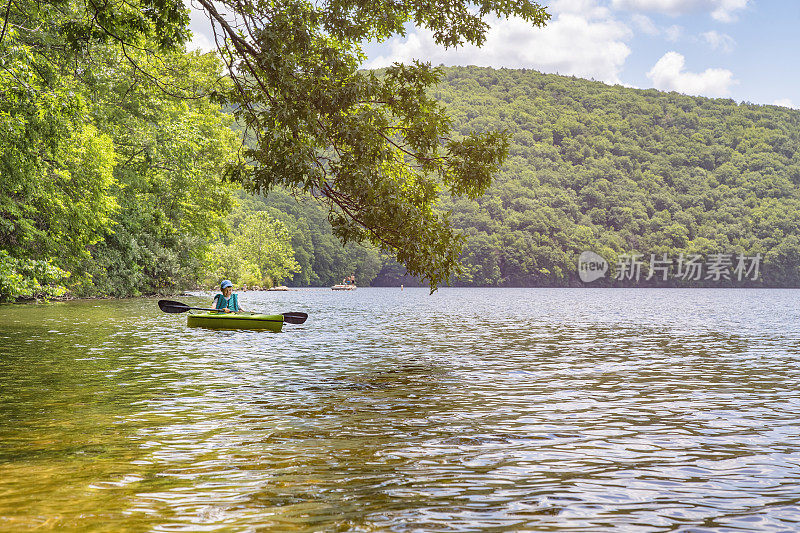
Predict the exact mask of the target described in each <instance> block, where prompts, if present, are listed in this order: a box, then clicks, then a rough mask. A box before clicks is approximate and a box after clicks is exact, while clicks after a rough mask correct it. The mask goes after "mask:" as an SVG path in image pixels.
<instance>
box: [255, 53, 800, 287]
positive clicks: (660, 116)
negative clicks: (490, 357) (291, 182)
mask: <svg viewBox="0 0 800 533" xmlns="http://www.w3.org/2000/svg"><path fill="white" fill-rule="evenodd" d="M435 97H436V98H437V99H438V100H439V101H441V102H444V103H445V104H446V106H447V109H448V111H449V113H450V116H451V118H452V120H453V129H454V130H455V131H457V132H460V133H462V134H466V133H469V132H472V131H485V130H505V131H507V132H508V133H509V134H510V136H511V143H510V154H509V158H508V160H507V162H506V164H505V166H504V168H503V169H502V171H501V172H500V173H499V174H498V175H497V176H496V177H495V179H494V182H493V184H492V186H491V188H490V189H489V190H488V192H487V193H486V194H485V195H484V196H482V197H481V198H479V199H477V200H468V199H463V198H461V199H458V200H455V201H453V200H449V199H447V198H445V202H444V206H445V207H446V208H447V209H450V210H451V211H452V215H451V221H452V223H453V224H454V226H455V227H457V228H459V229H460V230H461V231H462V234H463V235H464V236H465V244H464V253H463V261H464V262H465V264H466V266H467V274H466V276H464V277H463V278H462V279H461V280H456V281H455V282H454V284H456V285H476V286H576V285H581V284H582V282H581V281H580V279H579V277H578V270H577V260H578V256H579V255H580V254H581V252H583V251H593V252H595V253H598V254H599V255H601V256H602V257H604V258H605V259H606V260H607V261H608V262H609V263H610V270H611V272H610V273H609V275H608V276H607V277H606V278H604V279H601V280H598V281H597V282H595V283H594V284H595V285H668V286H685V285H688V286H793V287H794V286H800V188H799V187H798V185H800V111H796V110H791V109H787V108H782V107H776V106H760V105H753V104H746V103H744V104H737V103H736V102H734V101H732V100H722V99H709V98H702V97H692V96H686V95H682V94H677V93H663V92H659V91H656V90H637V89H631V88H625V87H621V86H608V85H605V84H602V83H599V82H594V81H588V80H583V79H578V78H571V77H565V76H559V75H552V74H541V73H539V72H536V71H532V70H506V69H503V70H496V69H490V68H477V67H466V68H459V67H455V68H445V69H443V77H442V82H441V83H440V84H439V86H438V88H437V90H436V92H435ZM253 202H254V203H253V204H251V208H254V209H268V210H269V211H270V212H271V213H272V215H273V216H275V217H277V218H280V219H282V220H284V221H285V223H286V224H287V225H288V226H289V227H291V228H292V234H293V237H292V238H293V246H294V248H295V250H296V251H297V253H298V255H299V256H300V257H302V263H303V268H302V269H301V270H300V272H299V273H298V274H295V275H294V277H293V278H292V279H291V280H290V282H291V283H293V284H296V285H308V284H323V285H324V284H327V283H331V282H333V281H335V280H336V278H337V277H338V276H341V275H344V274H346V273H351V272H354V273H356V277H357V279H358V281H359V282H360V283H361V284H365V285H366V284H370V283H374V284H379V285H391V284H400V283H406V284H409V283H414V280H413V279H410V278H408V277H406V276H404V269H403V268H402V266H400V265H399V264H397V263H396V262H395V261H393V260H391V259H389V258H385V257H384V258H381V257H380V256H379V255H378V254H377V252H375V251H374V250H368V249H364V250H363V252H362V253H361V254H360V255H359V254H356V253H355V251H351V252H348V253H347V254H345V255H342V254H341V252H334V251H335V250H337V245H336V244H335V242H334V241H332V240H330V239H331V237H330V231H329V229H328V228H327V227H326V225H325V213H324V212H323V211H321V210H320V209H319V208H318V207H316V206H315V205H314V204H313V202H311V203H309V202H304V203H300V204H298V203H297V202H295V201H294V200H293V199H292V198H290V197H288V196H287V195H286V194H285V193H283V192H281V191H275V192H273V193H271V194H270V195H269V196H268V197H266V198H255V199H254V200H253ZM633 254H640V255H641V256H642V258H641V262H642V263H643V264H642V267H641V269H642V271H641V278H640V279H639V280H638V281H637V280H636V279H635V278H628V279H621V280H614V279H613V277H612V276H613V275H614V274H618V272H614V271H615V270H618V269H616V268H615V267H616V265H617V262H618V261H621V258H622V257H624V256H626V255H627V256H632V255H633ZM652 256H655V258H656V259H657V260H659V261H660V263H657V264H660V265H661V267H660V268H663V267H664V264H665V263H664V258H665V257H666V259H667V261H668V262H671V263H672V264H671V266H670V271H669V275H667V276H664V275H661V274H662V272H659V273H658V274H659V275H657V276H656V275H654V276H653V277H652V279H651V280H650V281H647V280H646V277H647V275H648V273H649V272H648V271H649V269H650V260H651V257H652ZM682 256H683V257H684V258H685V259H686V262H687V263H688V260H689V258H692V257H695V258H698V260H699V261H701V267H699V268H700V271H699V272H698V273H697V274H698V275H697V276H684V278H685V279H684V278H681V277H680V276H678V275H677V274H678V272H677V270H678V268H679V267H680V265H679V264H678V261H679V259H680V258H681V257H682ZM720 256H722V257H720ZM726 256H727V257H728V260H729V261H730V262H731V264H730V265H728V266H729V268H726V269H724V272H725V273H724V274H722V275H718V276H717V275H714V276H711V275H709V274H708V273H707V272H705V271H703V270H702V268H703V267H706V268H707V267H708V266H709V264H708V263H707V262H708V261H709V260H710V258H714V257H717V258H718V259H720V260H722V261H724V260H725V257H726ZM739 256H743V257H745V258H754V257H756V256H758V257H759V258H760V265H759V272H758V275H757V276H754V275H753V274H755V272H752V271H751V275H749V276H741V277H742V279H741V280H740V279H738V277H737V276H736V275H735V269H736V263H737V261H736V259H737V257H739ZM752 263H753V261H752V260H751V261H749V262H748V263H747V265H746V266H747V267H750V266H752ZM376 264H378V265H379V267H378V268H376ZM654 273H655V272H654ZM664 277H666V278H667V279H666V280H664ZM707 277H708V279H707ZM754 277H756V278H757V279H756V280H753V278H754ZM726 278H730V279H726Z"/></svg>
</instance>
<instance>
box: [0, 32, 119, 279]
mask: <svg viewBox="0 0 800 533" xmlns="http://www.w3.org/2000/svg"><path fill="white" fill-rule="evenodd" d="M0 56H2V57H3V64H2V68H0V94H2V95H3V98H0V176H2V180H0V248H2V249H5V250H13V255H14V256H15V257H19V258H42V257H44V258H60V259H61V261H62V262H61V263H59V264H60V265H61V266H64V267H66V268H71V267H72V266H73V265H74V264H76V263H79V262H81V261H85V260H86V259H87V258H88V252H87V247H88V246H89V245H92V244H95V243H96V242H98V241H99V240H100V239H101V238H102V235H103V233H104V232H106V231H108V230H109V228H110V227H111V225H112V219H111V217H112V215H113V214H114V213H115V211H116V209H117V207H118V206H117V203H116V201H115V199H114V198H113V196H111V195H110V194H109V191H110V189H111V188H112V187H113V186H114V185H115V181H114V177H113V174H112V169H113V167H114V163H115V158H116V154H115V152H114V147H113V145H112V142H111V139H110V138H109V137H108V135H106V134H104V133H102V132H100V131H98V129H97V128H96V127H94V126H93V125H91V124H86V123H85V120H86V119H87V108H86V102H85V99H84V98H83V96H82V95H81V94H79V93H76V92H75V91H76V87H75V84H74V83H73V82H72V80H69V79H64V78H62V77H60V76H58V74H57V73H56V72H54V71H53V70H52V68H51V66H50V65H49V64H48V63H47V62H46V61H45V60H43V59H42V58H40V57H37V56H36V55H35V54H33V53H32V51H31V49H30V48H29V47H27V46H25V45H22V44H20V43H19V42H18V41H17V40H16V39H15V35H14V34H13V33H12V34H9V35H7V36H6V38H5V40H4V41H3V43H0ZM67 258H69V259H67Z"/></svg>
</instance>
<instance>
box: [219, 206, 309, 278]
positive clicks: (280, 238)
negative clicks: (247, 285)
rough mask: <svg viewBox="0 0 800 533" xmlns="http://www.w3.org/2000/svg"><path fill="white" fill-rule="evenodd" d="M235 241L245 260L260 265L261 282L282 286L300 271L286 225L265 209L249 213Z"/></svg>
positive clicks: (235, 236) (237, 232)
mask: <svg viewBox="0 0 800 533" xmlns="http://www.w3.org/2000/svg"><path fill="white" fill-rule="evenodd" d="M233 244H234V247H235V249H236V250H237V252H238V253H239V254H240V255H241V257H242V259H243V260H244V261H245V262H248V263H252V264H254V265H255V266H256V267H257V268H258V271H259V272H260V274H261V278H262V282H266V283H269V284H271V285H279V284H280V283H281V282H282V281H283V280H285V279H286V278H288V277H290V276H291V275H292V274H293V273H295V272H298V271H299V270H300V265H299V264H298V263H297V261H295V259H294V250H293V249H292V243H291V237H290V235H289V231H288V230H287V229H286V226H285V225H284V224H283V222H281V221H280V220H274V219H273V218H272V217H270V216H269V214H267V213H265V212H264V211H260V212H256V213H252V214H250V215H248V217H247V218H246V219H245V220H244V222H243V223H242V224H241V225H240V226H239V228H238V229H237V231H236V233H235V235H234V237H233Z"/></svg>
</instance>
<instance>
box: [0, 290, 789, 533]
mask: <svg viewBox="0 0 800 533" xmlns="http://www.w3.org/2000/svg"><path fill="white" fill-rule="evenodd" d="M183 300H184V301H186V302H187V303H189V304H190V305H201V306H202V305H207V304H208V302H209V301H210V298H208V296H207V295H203V296H195V297H186V298H183ZM240 301H241V303H242V305H243V306H245V307H246V308H248V309H252V310H262V311H270V312H280V311H305V312H307V313H309V315H310V318H309V320H308V322H306V324H304V325H302V326H292V325H287V326H286V327H285V328H284V331H283V332H282V333H266V332H246V331H240V332H235V331H210V330H202V329H190V328H188V327H187V326H186V317H185V315H166V314H163V313H161V312H160V311H159V310H158V308H157V306H156V303H155V300H150V299H137V300H123V301H90V302H70V303H54V304H48V305H12V306H2V307H0V530H2V531H19V530H26V529H29V528H40V529H48V528H52V529H58V530H75V531H179V530H188V531H217V530H221V531H487V530H490V531H499V530H511V531H520V530H530V531H534V530H535V531H541V530H562V531H608V530H611V529H616V530H619V531H675V530H680V531H797V530H800V384H798V378H800V291H794V290H783V291H767V290H764V291H761V290H749V291H746V290H741V291H740V290H727V291H725V290H647V289H639V290H613V289H611V290H601V289H597V290H581V289H576V290H550V289H538V290H537V289H519V290H517V289H495V290H492V289H442V290H440V291H439V292H438V293H436V294H435V295H433V296H429V295H428V292H427V291H426V290H424V289H406V290H405V291H402V292H401V291H400V290H399V289H358V290H357V291H354V292H333V291H330V290H322V289H305V290H298V291H292V292H285V293H241V295H240Z"/></svg>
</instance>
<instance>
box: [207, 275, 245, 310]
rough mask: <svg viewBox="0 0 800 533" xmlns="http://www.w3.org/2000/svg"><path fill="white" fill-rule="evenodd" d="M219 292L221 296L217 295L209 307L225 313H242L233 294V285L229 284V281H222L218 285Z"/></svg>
mask: <svg viewBox="0 0 800 533" xmlns="http://www.w3.org/2000/svg"><path fill="white" fill-rule="evenodd" d="M220 290H222V294H217V295H216V296H214V299H213V300H212V301H211V305H213V306H214V307H215V309H219V310H220V311H225V312H226V313H238V312H240V311H242V308H241V307H239V299H238V298H237V297H236V295H235V294H233V283H231V280H229V279H226V280H223V281H222V283H221V284H220Z"/></svg>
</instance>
